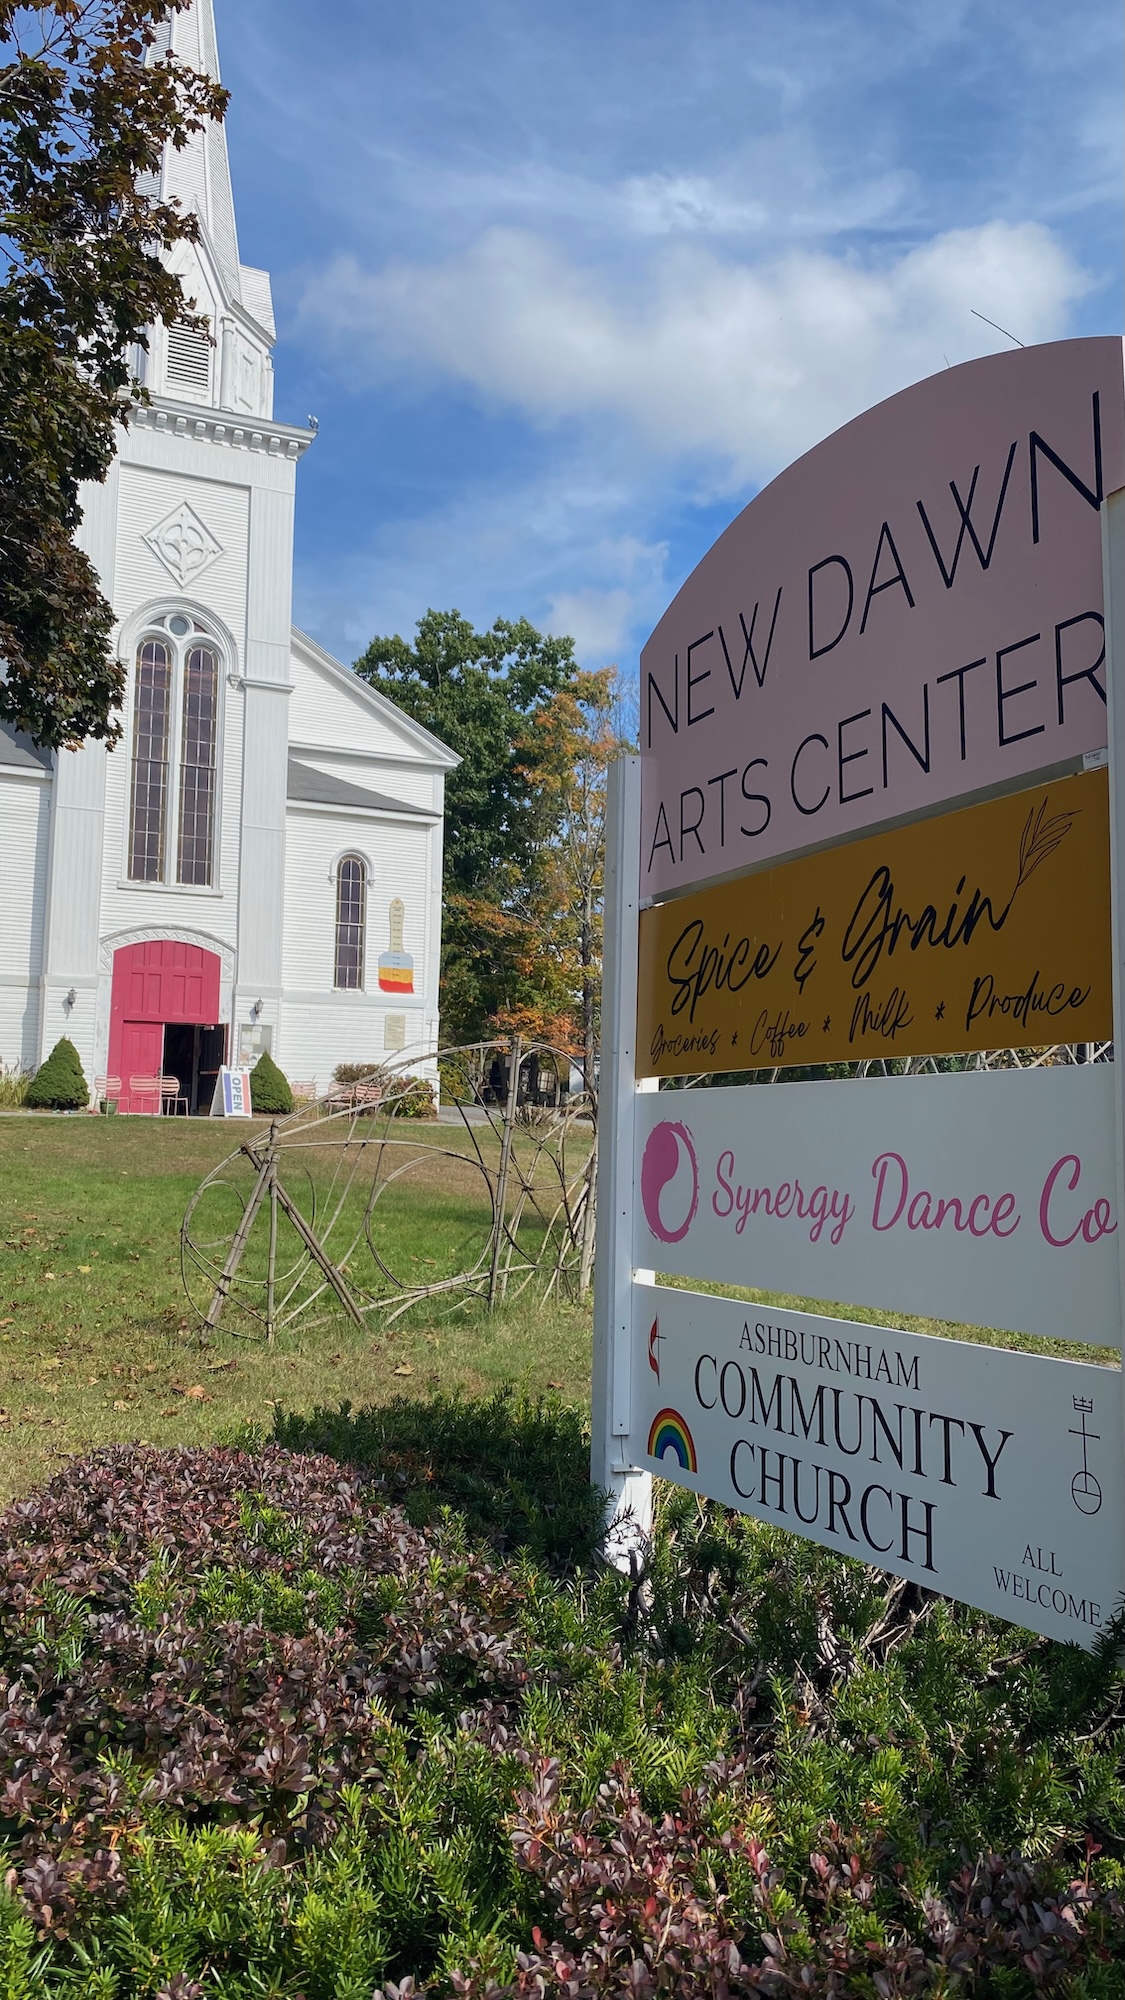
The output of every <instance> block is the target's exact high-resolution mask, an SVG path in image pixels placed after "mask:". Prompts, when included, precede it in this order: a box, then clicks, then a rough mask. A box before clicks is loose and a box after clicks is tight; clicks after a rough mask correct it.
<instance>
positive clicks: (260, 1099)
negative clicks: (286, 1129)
mask: <svg viewBox="0 0 1125 2000" xmlns="http://www.w3.org/2000/svg"><path fill="white" fill-rule="evenodd" d="M250 1105H251V1108H252V1110H254V1111H259V1112H261V1111H264V1112H267V1113H268V1114H269V1115H270V1116H271V1117H275V1118H288V1116H289V1113H290V1112H291V1111H292V1109H293V1092H292V1091H291V1090H290V1088H289V1081H288V1078H287V1077H286V1076H285V1075H284V1074H283V1072H282V1071H281V1070H279V1069H278V1066H277V1064H276V1063H275V1061H274V1059H273V1057H272V1056H271V1055H270V1053H269V1051H268V1050H266V1049H263V1051H262V1053H261V1055H260V1056H259V1057H258V1060H257V1062H256V1063H255V1064H254V1067H253V1069H252V1070H251V1072H250Z"/></svg>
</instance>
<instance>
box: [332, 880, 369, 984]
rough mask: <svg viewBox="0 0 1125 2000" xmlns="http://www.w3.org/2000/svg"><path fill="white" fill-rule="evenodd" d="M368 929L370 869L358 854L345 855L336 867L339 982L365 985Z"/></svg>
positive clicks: (337, 970)
mask: <svg viewBox="0 0 1125 2000" xmlns="http://www.w3.org/2000/svg"><path fill="white" fill-rule="evenodd" d="M366 930H367V869H366V868H365V866H364V864H363V862H362V861H361V860H360V858H359V856H358V854H345V856H344V858H343V860H342V861H341V862H340V865H339V867H338V868H337V870H336V984H337V986H343V987H361V986H362V985H363V953H364V944H365V941H366V938H365V934H366Z"/></svg>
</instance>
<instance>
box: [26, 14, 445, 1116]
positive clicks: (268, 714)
mask: <svg viewBox="0 0 1125 2000" xmlns="http://www.w3.org/2000/svg"><path fill="white" fill-rule="evenodd" d="M163 32H164V35H165V37H166V38H167V37H169V36H170V37H171V38H172V46H173V49H174V52H175V53H176V55H177V56H179V57H180V58H181V59H182V60H183V61H184V62H185V63H188V64H190V65H191V66H192V67H194V68H197V69H205V70H208V71H209V72H210V73H211V74H212V75H215V76H217V75H218V62H217V54H216V46H215V30H214V18H213V12H212V0H195V4H194V6H193V7H191V8H190V9H189V10H188V11H187V12H185V13H183V14H177V15H174V16H173V17H172V21H171V23H170V25H169V26H167V27H166V28H165V29H164V31H163ZM164 46H165V47H167V39H166V40H165V44H164ZM161 192H162V194H163V196H164V198H165V199H178V200H179V202H180V203H181V205H182V206H183V207H185V208H189V209H193V210H194V211H195V213H196V215H197V216H198V218H199V223H200V237H199V242H198V243H197V244H195V245H192V244H181V245H179V246H177V248H176V250H175V252H174V253H173V255H172V257H171V260H170V261H171V263H172V267H173V268H174V269H175V270H176V271H178V272H179V273H180V275H181V276H182V279H183V289H184V293H185V296H186V297H187V298H188V299H189V300H190V299H194V300H195V301H196V305H197V309H198V311H199V312H201V313H204V314H206V316H207V319H208V321H209V324H210V328H211V335H212V338H211V339H210V340H209V339H208V338H207V337H206V336H205V335H204V334H202V333H198V332H195V331H193V330H190V329H187V328H180V327H173V328H171V329H165V328H164V327H157V328H155V329H154V330H153V332H152V335H151V338H150V349H149V353H148V355H147V356H142V357H141V363H140V364H139V366H141V367H143V379H144V380H145V383H146V386H147V388H148V391H149V395H150V397H151V403H150V406H149V407H147V408H141V409H138V410H136V411H134V413H133V415H132V417H131V419H130V422H129V427H128V429H127V431H124V432H123V433H122V439H121V444H120V449H119V451H118V455H117V459H116V461H115V463H114V465H113V467H112V470H111V472H110V474H109V477H108V479H107V480H106V482H105V484H104V485H103V486H98V487H92V488H91V489H90V490H89V495H88V499H87V503H86V511H85V517H84V521H83V526H82V530H81V534H80V538H79V539H80V541H81V543H82V546H83V547H84V548H85V549H86V551H87V552H88V554H89V555H90V557H91V559H92V561H93V562H94V563H95V565H96V567H97V569H98V572H99V574H100V577H101V582H102V588H103V590H104V592H105V594H106V596H107V597H108V599H109V600H110V602H111V604H112V605H113V607H114V611H115V613H116V617H117V621H118V623H117V628H116V634H115V641H114V643H115V648H116V651H117V654H118V656H119V657H120V658H121V659H122V660H123V661H125V663H126V664H127V666H128V669H129V675H128V693H127V697H126V705H125V709H124V713H123V718H122V720H123V725H124V726H123V734H122V738H121V742H120V744H119V745H118V746H117V747H116V748H115V749H114V750H112V751H109V752H107V751H106V749H105V747H104V745H102V744H97V743H87V744H85V745H84V746H83V747H82V748H81V749H79V750H76V751H67V750H64V751H61V752H59V753H58V754H57V755H51V754H50V753H48V752H45V751H40V750H37V749H36V748H35V747H34V746H33V745H32V744H31V743H30V742H29V740H28V739H27V738H26V737H23V736H20V735H18V734H17V733H15V732H14V731H12V730H10V729H8V728H7V727H6V726H5V725H3V724H0V827H2V839H0V909H2V910H3V913H4V915H3V921H4V950H3V952H2V954H0V1061H2V1062H4V1063H5V1064H7V1065H9V1066H11V1065H14V1064H23V1065H26V1066H29V1067H32V1066H34V1065H36V1064H37V1063H38V1062H39V1061H41V1060H42V1057H43V1056H44V1055H45V1053H46V1052H47V1051H48V1050H49V1049H50V1048H51V1047H52V1046H53V1045H54V1043H55V1042H56V1041H57V1040H58V1038H59V1037H60V1035H67V1036H69V1037H70V1039H71V1040H72V1041H73V1042H74V1043H75V1045H76V1047H77V1049H78V1052H79V1054H80V1056H81V1058H82V1062H83V1065H84V1067H85V1069H86V1073H87V1077H88V1078H89V1079H90V1080H91V1081H92V1080H93V1079H94V1077H96V1076H98V1075H112V1076H116V1077H118V1078H120V1079H121V1083H122V1093H123V1096H122V1104H121V1108H122V1110H128V1109H133V1110H138V1111H140V1110H143V1109H149V1108H152V1100H151V1098H147V1099H138V1100H137V1101H136V1102H131V1101H130V1093H129V1079H130V1077H141V1076H148V1077H152V1076H154V1075H159V1074H164V1075H174V1076H175V1077H177V1078H178V1079H179V1082H180V1088H181V1091H182V1092H183V1093H184V1095H186V1097H187V1098H188V1100H189V1104H190V1107H191V1108H192V1109H193V1110H195V1109H204V1110H205V1109H206V1108H207V1106H208V1105H209V1103H210V1098H211V1091H212V1088H213V1083H214V1077H215V1073H216V1071H217V1069H218V1068H219V1066H220V1064H221V1063H223V1062H224V1061H225V1062H233V1061H235V1060H238V1059H249V1060H251V1061H252V1060H254V1059H255V1057H256V1055H257V1053H258V1052H259V1051H260V1050H261V1049H263V1048H269V1049H270V1050H271V1052H272V1054H273V1055H274V1057H275V1059H276V1060H277V1061H278V1062H279V1063H280V1064H281V1066H282V1068H283V1069H284V1070H285V1071H286V1072H287V1074H288V1075H289V1076H290V1078H291V1079H295V1080H297V1081H299V1082H307V1081H309V1080H313V1079H315V1081H316V1082H317V1085H318V1087H319V1089H321V1090H324V1089H325V1088H326V1087H327V1084H328V1081H329V1078H330V1075H331V1071H332V1068H333V1066H334V1065H335V1064H336V1063H338V1062H341V1061H360V1060H365V1059H368V1060H372V1061H380V1060H382V1059H384V1057H386V1059H388V1060H390V1059H394V1060H396V1061H397V1060H400V1059H402V1058H403V1057H404V1056H405V1058H407V1059H408V1060H409V1058H410V1057H411V1056H414V1057H415V1058H416V1061H415V1062H413V1063H411V1067H416V1068H417V1069H418V1070H419V1071H420V1072H421V1073H426V1074H432V1072H433V1065H432V1063H430V1062H429V1061H425V1060H423V1058H425V1057H426V1056H427V1055H428V1054H429V1052H431V1051H432V1050H433V1049H434V1048H435V1047H436V1045H437V1026H438V1021H437V1012H438V1000H437V983H438V953H439V943H440V936H439V933H440V924H441V869H442V811H443V789H444V782H445V773H446V772H447V771H448V770H450V769H451V768H452V766H453V765H454V764H455V763H456V762H457V759H456V757H455V756H454V755H453V753H452V752H451V751H449V750H448V749H447V748H446V747H445V745H444V744H442V743H439V742H438V741H437V739H436V738H435V737H433V736H431V735H430V734H429V733H428V732H427V731H426V730H425V729H423V728H421V727H420V726H419V725H418V724H417V723H415V722H413V721H412V720H411V719H410V718H409V717H408V716H406V715H404V714H403V713H402V712H401V711H400V710H399V709H397V708H396V707H395V706H394V705H393V704H392V703H391V702H389V701H387V700H385V699H384V698H383V697H382V696H380V695H378V694H376V693H375V692H374V691H373V690H372V689H371V688H369V687H367V686H366V684H365V683H364V682H362V681H360V680H359V679H358V678H357V677H356V676H355V675H354V674H352V673H351V672H349V671H348V670H347V669H346V668H344V667H342V666H341V665H339V663H338V662H337V661H335V660H333V659H332V658H331V657H330V656H329V655H328V654H327V653H325V652H323V651H322V649H321V648H320V647H319V646H318V645H316V644H314V643H313V641H312V640H310V639H308V638H306V637H305V636H304V635H303V634H302V633H300V632H298V631H296V630H295V629H294V628H293V627H292V625H291V622H290V621H291V612H290V601H291V593H292V571H293V509H294V493H295V485H296V475H297V465H298V462H299V460H300V458H301V457H302V455H303V453H304V452H305V451H306V449H307V448H308V446H309V445H310V444H311V442H312V439H313V432H312V431H311V430H307V429H301V428H299V427H297V426H295V425H292V424H285V423H277V422H275V421H274V418H273V415H272V411H273V371H272V367H271V363H270V350H271V347H272V344H273V340H274V325H273V315H272V307H271V302H270V281H269V277H268V275H267V273H266V272H264V271H258V270H253V269H251V268H250V267H248V266H247V265H245V264H242V263H240V262H239V254H238V239H237V235H236V231H235V218H234V204H233V200H232V195H231V184H230V172H229V166H228V161H227V150H226V141H225V138H224V136H223V132H222V129H221V127H218V126H213V127H211V128H210V129H209V130H208V131H207V132H206V133H205V134H199V135H197V136H196V137H195V138H194V139H193V141H192V142H191V144H190V145H189V146H188V147H187V148H186V149H185V150H184V151H182V152H179V153H177V152H174V151H172V150H171V149H170V148H169V149H167V151H166V157H165V163H164V169H163V186H162V190H161Z"/></svg>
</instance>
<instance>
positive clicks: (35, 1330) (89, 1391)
mask: <svg viewBox="0 0 1125 2000" xmlns="http://www.w3.org/2000/svg"><path fill="white" fill-rule="evenodd" d="M262 1129H263V1127H262V1126H256V1127H251V1128H247V1127H245V1126H241V1127H232V1126H230V1125H220V1124H217V1123H216V1124H214V1125H212V1124H209V1123H207V1122H206V1121H204V1120H198V1121H197V1120H185V1119H167V1120H159V1121H158V1120H155V1119H108V1120H107V1119H101V1118H98V1119H95V1118H90V1117H86V1116H84V1115H82V1114H79V1115H77V1116H75V1117H54V1116H43V1117H7V1118H3V1119H0V1409H2V1411H3V1414H2V1415H0V1498H7V1497H9V1496H11V1495H12V1494H14V1493H18V1492H22V1491H25V1490H26V1489H27V1488H28V1487H29V1486H31V1485H33V1484H35V1483H36V1482H37V1481H39V1480H40V1479H42V1478H43V1477H44V1476H45V1475H46V1474H47V1473H48V1472H50V1471H51V1470H52V1469H53V1468H54V1467H55V1465H56V1464H57V1463H58V1462H59V1461H60V1460H62V1459H64V1458H66V1457H69V1456H70V1455H71V1454H72V1453H74V1452H78V1451H84V1450H88V1449H89V1448H90V1447H92V1446H95V1445H99V1444H105V1443H110V1442H114V1441H123V1440H128V1439H146V1440H148V1441H151V1442H154V1443H178V1444H202V1443H207V1442H210V1441H212V1440H214V1439H215V1438H216V1437H219V1436H221V1435H223V1434H224V1433H226V1432H228V1431H229V1430H230V1429H231V1428H232V1427H234V1426H238V1425H241V1424H245V1423H247V1422H251V1423H258V1424H263V1423H264V1424H266V1425H267V1426H268V1425H269V1423H270V1421H271V1419H272V1415H273V1408H274V1407H275V1406H276V1405H277V1404H279V1403H280V1404H283V1405H284V1406H285V1407H286V1408H287V1409H290V1410H298V1411H299V1410H312V1409H314V1408H316V1407H317V1406H318V1405H319V1406H324V1407H328V1408H331V1407H335V1406H338V1405H339V1404H340V1403H341V1402H342V1401H344V1400H350V1401H351V1402H352V1403H354V1404H366V1403H371V1404H383V1403H385V1402H387V1401H388V1400H389V1399H390V1398H391V1397H393V1396H394V1395H395V1394H396V1393H401V1392H403V1391H404V1390H409V1391H410V1392H411V1393H421V1394H423V1395H424V1394H428V1393H430V1392H432V1391H433V1390H435V1389H439V1388H440V1389H441V1390H443V1391H446V1392H455V1391H461V1392H463V1393H465V1394H468V1395H489V1394H491V1393H492V1392H493V1391H494V1390H495V1389H497V1388H498V1387H500V1386H501V1385H503V1384H505V1383H509V1382H511V1383H514V1384H515V1385H516V1387H517V1388H518V1389H519V1390H521V1391H526V1392H528V1393H529V1394H532V1395H535V1394H538V1393H540V1392H542V1391H544V1390H547V1389H548V1388H551V1389H555V1390H556V1391H557V1392H558V1393H559V1394H561V1396H562V1397H563V1398H564V1399H565V1400H568V1401H570V1402H571V1403H575V1404H578V1403H584V1402H585V1401H586V1399H587V1398H588V1395H589V1379H590V1330H589V1317H588V1314H587V1313H585V1312H583V1311H579V1310H577V1309H575V1308H571V1307H568V1306H566V1305H554V1306H551V1307H546V1308H545V1307H543V1306H541V1305H540V1304H538V1303H536V1302H533V1301H532V1300H531V1299H526V1300H525V1301H522V1302H518V1303H517V1304H516V1305H515V1306H513V1307H511V1308H509V1309H508V1310H506V1311H502V1312H500V1313H498V1314H497V1315H496V1316H495V1317H494V1318H492V1319H491V1320H489V1319H487V1318H486V1317H485V1316H484V1315H483V1314H482V1313H481V1312H480V1311H476V1312H475V1313H465V1312H464V1311H462V1312H461V1314H460V1315H459V1316H458V1317H457V1318H456V1319H455V1320H453V1319H451V1318H450V1307H449V1306H448V1304H445V1303H442V1302H438V1303H435V1304H433V1305H431V1306H430V1307H428V1308H426V1309H425V1312H424V1313H423V1314H422V1316H421V1318H420V1319H419V1320H418V1323H416V1324H411V1325H402V1326H400V1327H398V1328H393V1329H391V1330H389V1331H386V1330H384V1329H382V1328H381V1327H380V1326H379V1325H378V1324H374V1325H372V1327H371V1328H370V1330H368V1331H365V1332H363V1333H357V1332H356V1331H355V1330H354V1329H353V1327H352V1326H351V1323H350V1322H349V1321H348V1320H347V1319H346V1318H345V1317H344V1315H343V1314H342V1313H341V1312H339V1311H338V1310H337V1309H335V1308H334V1307H330V1308H329V1309H328V1310H327V1311H326V1312H325V1314H324V1316H323V1322H322V1323H321V1324H319V1325H317V1326H316V1327H309V1328H307V1329H303V1330H297V1329H294V1330H291V1331H283V1332H282V1333H281V1334H280V1335H279V1337H278V1340H277V1342H276V1343H275V1345H274V1347H273V1348H267V1347H266V1346H265V1345H264V1344H260V1343H257V1342H251V1341H248V1340H242V1339H238V1338H236V1337H234V1335H233V1334H231V1333H229V1332H227V1331H225V1330H224V1328H223V1327H220V1329H219V1331H218V1333H217V1334H216V1335H214V1336H213V1337H211V1338H209V1339H206V1340H201V1338H200V1334H199V1329H198V1324H197V1322H196V1321H195V1319H194V1316H193V1315H192V1314H191V1313H190V1312H189V1311H188V1309H187V1302H186V1299H185V1296H184V1290H183V1284H182V1281H181V1275H180V1252H179V1228H180V1222H181V1219H182V1217H183V1214H184V1211H185V1209H186V1208H187V1205H188V1202H189V1200H190V1199H191V1196H192V1195H193V1193H194V1192H195V1190H196V1188H197V1187H198V1186H199V1184H200V1182H201V1181H202V1180H203V1178H204V1176H205V1175H206V1174H208V1173H209V1172H210V1171H211V1170H212V1169H213V1168H214V1167H215V1166H217V1165H218V1164H219V1162H220V1161H221V1160H223V1159H224V1158H225V1156H226V1155H227V1154H228V1153H229V1152H230V1151H231V1149H232V1145H237V1143H238V1142H239V1141H240V1140H241V1139H242V1138H243V1137H245V1136H246V1134H247V1131H248V1130H259V1131H260V1130H262ZM411 1137H412V1139H418V1141H419V1147H420V1148H421V1147H424V1146H430V1147H440V1146H445V1145H447V1144H452V1145H453V1146H454V1147H456V1146H457V1145H458V1144H461V1143H463V1140H462V1139H461V1136H460V1135H458V1133H457V1132H456V1130H455V1129H452V1128H439V1129H438V1130H436V1131H435V1129H434V1128H433V1127H430V1128H423V1130H422V1131H421V1132H413V1133H412V1134H411ZM435 1178H438V1179H439V1180H440V1175H438V1176H435V1174H434V1173H433V1172H431V1174H430V1176H429V1179H430V1183H431V1184H430V1186H429V1189H428V1192H427V1193H426V1194H425V1195H424V1196H423V1199H422V1201H421V1203H420V1204H419V1218H418V1221H417V1224H416V1235H415V1240H414V1244H413V1249H411V1248H410V1247H409V1243H408V1239H407V1237H406V1236H404V1234H403V1230H402V1226H401V1217H398V1218H396V1219H395V1221H394V1234H395V1240H396V1247H397V1251H398V1252H399V1253H402V1252H405V1254H406V1255H407V1256H410V1255H416V1256H418V1257H419V1258H424V1257H431V1256H433V1254H434V1252H435V1220H434V1216H435V1194H436V1193H440V1186H439V1187H438V1188H437V1189H435V1186H434V1185H433V1183H434V1181H435ZM454 1178H455V1180H457V1179H459V1178H460V1175H459V1170H457V1169H454ZM446 1220H447V1221H448V1216H447V1218H446ZM446 1248H447V1249H448V1245H447V1246H446Z"/></svg>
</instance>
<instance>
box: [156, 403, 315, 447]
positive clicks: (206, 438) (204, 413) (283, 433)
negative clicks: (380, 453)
mask: <svg viewBox="0 0 1125 2000" xmlns="http://www.w3.org/2000/svg"><path fill="white" fill-rule="evenodd" d="M129 428H130V429H131V430H138V431H155V432H156V433H157V434H158V435H160V436H163V437H180V438H190V439H191V441H192V443H193V444H213V445H218V446H219V447H221V448H222V449H223V450H226V451H249V452H256V453H257V454H258V455H259V457H262V458H284V459H298V458H301V457H302V456H303V455H304V453H305V452H306V451H307V450H308V448H309V446H310V444H311V443H312V441H313V439H314V437H315V436H316V432H315V431H310V430H303V429H301V427H300V426H299V425H297V424H277V423H274V422H273V420H272V418H265V417H244V416H237V415H235V414H234V413H233V412H231V411H229V410H201V409H200V408H199V405H198V404H194V403H177V402H173V401H172V399H171V397H169V396H153V398H152V400H151V402H149V403H148V404H144V403H138V404H137V406H136V407H135V408H134V409H132V410H130V412H129Z"/></svg>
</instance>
